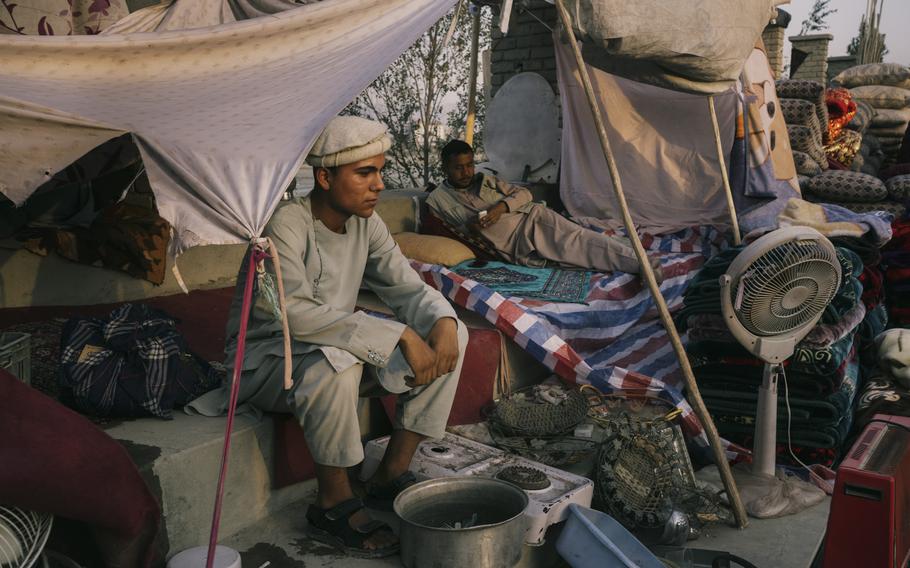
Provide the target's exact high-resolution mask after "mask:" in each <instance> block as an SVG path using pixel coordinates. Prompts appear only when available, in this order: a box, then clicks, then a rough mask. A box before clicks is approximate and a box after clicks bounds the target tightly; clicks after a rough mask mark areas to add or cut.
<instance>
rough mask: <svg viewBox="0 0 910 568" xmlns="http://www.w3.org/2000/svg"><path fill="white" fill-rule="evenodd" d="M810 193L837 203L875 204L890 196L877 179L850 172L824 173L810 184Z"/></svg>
mask: <svg viewBox="0 0 910 568" xmlns="http://www.w3.org/2000/svg"><path fill="white" fill-rule="evenodd" d="M809 192H810V193H812V194H813V195H815V196H817V197H821V198H824V199H826V200H832V201H836V202H848V203H873V202H876V201H882V200H883V199H885V198H886V197H887V196H888V191H887V190H886V189H885V184H884V183H883V182H882V180H880V179H878V178H877V177H874V176H870V175H867V174H862V173H858V172H850V171H827V172H823V173H821V174H819V175H817V176H815V177H814V178H812V181H810V182H809Z"/></svg>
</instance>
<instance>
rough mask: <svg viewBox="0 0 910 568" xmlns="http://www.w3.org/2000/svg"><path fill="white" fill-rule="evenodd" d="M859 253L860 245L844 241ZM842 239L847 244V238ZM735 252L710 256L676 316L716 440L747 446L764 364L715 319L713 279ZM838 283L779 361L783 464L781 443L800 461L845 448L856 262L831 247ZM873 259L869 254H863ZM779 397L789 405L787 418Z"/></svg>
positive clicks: (857, 318)
mask: <svg viewBox="0 0 910 568" xmlns="http://www.w3.org/2000/svg"><path fill="white" fill-rule="evenodd" d="M851 238H853V239H856V240H857V241H858V242H856V243H852V244H854V245H855V246H857V248H859V249H861V250H863V249H865V248H868V247H866V243H865V242H864V241H863V239H861V238H856V237H851ZM848 242H849V241H848ZM740 250H742V249H741V248H734V249H729V250H727V251H724V252H721V253H720V254H718V255H716V256H714V257H713V258H711V259H710V260H709V261H708V262H707V263H706V264H705V266H704V267H703V268H702V270H701V271H700V272H699V274H698V275H697V276H696V277H695V278H694V279H693V281H692V283H691V284H690V285H689V288H688V289H687V290H686V292H685V295H684V307H683V308H682V309H681V310H680V311H679V313H678V314H677V319H676V322H677V326H678V327H679V328H680V329H681V330H685V331H686V340H687V346H686V350H687V352H688V354H689V357H690V361H691V363H692V367H693V370H694V372H695V376H696V380H697V382H698V386H699V390H700V391H701V394H702V397H703V398H704V401H705V404H706V405H707V407H708V410H709V411H710V412H711V415H712V417H713V418H714V420H715V423H716V424H717V428H718V431H719V432H720V434H721V436H723V437H724V438H726V439H727V440H730V441H731V442H734V443H739V444H743V445H746V446H750V447H751V443H752V437H753V434H754V429H755V415H756V409H757V404H758V387H759V386H760V385H761V382H762V370H763V367H764V363H763V362H762V361H761V360H759V359H757V358H756V357H754V356H752V355H751V354H750V353H749V352H748V351H746V350H745V349H744V348H743V347H742V346H740V344H739V343H737V342H736V340H735V339H733V337H732V336H731V335H730V333H729V331H728V328H727V326H726V324H725V322H724V320H723V317H722V316H721V308H720V285H719V282H718V278H719V277H720V276H721V275H722V274H724V273H725V272H726V270H727V268H728V267H729V265H730V262H731V261H732V260H733V259H734V258H735V257H736V255H737V254H738V253H739V252H740ZM836 250H837V256H838V260H839V261H840V263H841V269H842V271H843V280H842V283H841V286H840V288H839V289H838V291H837V294H836V296H835V298H834V300H833V301H832V302H831V303H830V305H829V306H828V308H827V309H826V310H825V312H824V313H823V315H822V317H821V319H820V320H819V323H818V324H817V325H816V326H815V327H814V328H813V329H812V331H811V332H810V333H809V335H807V336H806V337H805V338H804V339H803V340H802V341H801V342H800V343H799V345H798V346H797V348H796V350H795V352H794V354H793V355H792V356H791V357H790V358H789V359H788V360H787V362H786V363H785V366H786V377H787V382H786V386H785V385H783V384H781V385H779V389H780V397H779V408H778V424H777V436H778V452H779V454H780V455H779V461H780V462H782V463H783V462H788V461H791V458H790V457H789V450H788V447H787V442H788V440H789V441H790V445H792V447H793V450H794V453H795V454H796V455H797V456H798V457H799V458H800V459H801V460H802V461H804V462H807V463H809V462H812V463H822V464H825V465H831V464H833V463H834V462H835V461H836V460H837V459H838V458H839V456H840V455H841V453H842V451H843V450H844V449H846V447H845V442H846V440H847V435H848V434H849V432H850V427H851V424H852V420H853V406H854V399H855V395H856V392H857V390H858V388H859V386H860V384H861V373H860V365H859V353H858V350H859V349H860V344H859V342H858V340H857V335H858V334H859V333H860V330H861V329H862V326H863V323H864V322H865V320H866V318H867V315H868V314H867V309H866V304H865V303H864V302H863V301H862V300H861V299H862V298H863V292H864V291H863V286H862V284H861V283H860V277H861V276H862V274H863V271H864V268H865V267H864V265H863V262H862V260H861V258H860V255H858V254H857V253H856V252H854V251H853V250H851V249H849V248H845V247H840V246H839V247H837V249H836ZM864 253H865V254H867V255H871V256H873V257H874V256H875V254H877V251H875V252H872V251H871V250H864ZM786 399H789V404H790V414H789V417H790V424H789V434H788V423H787V418H788V413H787V408H786Z"/></svg>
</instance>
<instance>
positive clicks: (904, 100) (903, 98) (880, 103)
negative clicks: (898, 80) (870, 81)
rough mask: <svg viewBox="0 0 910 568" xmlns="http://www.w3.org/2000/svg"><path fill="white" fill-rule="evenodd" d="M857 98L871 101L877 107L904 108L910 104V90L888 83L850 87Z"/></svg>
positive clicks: (867, 101)
mask: <svg viewBox="0 0 910 568" xmlns="http://www.w3.org/2000/svg"><path fill="white" fill-rule="evenodd" d="M850 93H851V94H852V95H853V97H854V98H855V99H857V100H860V101H863V102H866V103H869V104H870V105H872V106H873V107H875V108H877V109H882V108H904V107H905V106H907V105H908V104H910V91H908V90H907V89H902V88H900V87H891V86H888V85H863V86H861V87H854V88H852V89H850Z"/></svg>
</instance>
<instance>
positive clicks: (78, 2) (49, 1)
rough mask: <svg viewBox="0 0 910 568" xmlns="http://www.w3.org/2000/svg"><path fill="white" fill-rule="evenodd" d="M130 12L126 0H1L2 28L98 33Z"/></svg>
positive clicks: (21, 31) (27, 32) (41, 32)
mask: <svg viewBox="0 0 910 568" xmlns="http://www.w3.org/2000/svg"><path fill="white" fill-rule="evenodd" d="M127 14H129V10H128V9H127V7H126V0H0V32H5V33H13V34H20V35H94V34H98V33H101V32H102V31H104V30H105V29H106V28H107V27H109V26H110V25H111V24H113V23H114V22H116V21H118V20H119V19H120V18H123V17H124V16H126V15H127Z"/></svg>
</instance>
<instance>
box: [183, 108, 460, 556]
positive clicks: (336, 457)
mask: <svg viewBox="0 0 910 568" xmlns="http://www.w3.org/2000/svg"><path fill="white" fill-rule="evenodd" d="M390 146H391V140H390V139H389V137H388V135H387V133H386V128H385V126H383V125H382V124H379V123H376V122H373V121H369V120H366V119H363V118H358V117H352V116H342V117H337V118H335V119H334V120H333V121H332V122H331V123H330V124H329V125H328V126H327V127H326V129H325V131H324V132H323V133H322V134H321V135H320V136H319V138H318V139H317V140H316V142H315V144H314V146H313V149H312V150H311V151H310V154H309V156H308V157H307V162H308V163H309V164H310V165H312V166H313V168H314V171H313V175H314V178H315V187H314V188H313V191H312V192H311V193H310V194H309V195H307V196H306V197H299V198H295V199H291V200H289V201H284V202H282V203H281V205H280V206H279V207H278V209H277V210H276V211H275V214H274V215H273V216H272V218H271V220H270V221H269V224H268V226H267V227H266V230H265V233H264V236H267V237H270V238H271V239H272V240H273V241H274V243H275V246H276V247H277V249H278V256H279V260H280V262H281V271H282V280H283V283H284V289H285V294H286V298H287V319H288V325H289V327H290V333H291V336H292V350H293V379H294V386H293V388H292V389H291V390H289V391H285V390H284V388H283V372H282V369H283V340H282V332H281V322H280V321H279V320H278V319H277V318H276V317H275V316H274V315H273V312H272V311H271V310H270V309H268V307H267V306H265V304H264V303H263V304H262V305H260V304H257V306H256V307H255V309H254V310H253V313H252V317H251V320H250V329H249V332H248V334H247V340H246V357H245V359H244V364H243V375H242V379H241V386H240V398H239V400H240V401H241V402H246V403H249V404H252V405H253V406H255V407H258V408H260V409H262V410H267V411H275V412H293V413H294V414H295V415H296V417H297V419H298V420H299V421H300V424H301V426H302V427H303V431H304V434H305V436H306V440H307V445H308V446H309V449H310V451H311V452H312V455H313V459H314V461H315V462H316V478H317V482H318V484H319V490H318V495H317V499H316V503H315V504H314V505H311V506H310V507H309V508H308V510H307V513H306V517H307V521H308V524H309V526H308V529H307V530H308V534H310V536H312V537H313V538H316V539H318V540H321V541H324V542H327V543H330V544H333V545H335V546H338V547H340V548H343V549H345V550H346V551H347V552H349V553H351V554H353V555H357V556H365V557H379V556H387V555H389V554H392V553H394V552H396V551H397V548H398V541H397V537H395V535H394V533H392V531H391V530H390V529H389V527H388V525H386V524H384V523H380V522H378V521H373V520H371V519H370V517H369V516H368V515H367V513H366V512H365V511H364V510H363V507H364V505H363V503H362V502H361V501H360V499H358V498H356V497H355V496H354V493H353V491H352V489H351V486H350V484H349V482H348V476H347V471H346V468H348V467H350V466H353V465H356V464H358V463H360V462H361V461H362V460H363V446H362V444H361V433H360V429H359V422H358V417H357V398H358V395H359V394H360V393H367V392H376V391H377V390H379V391H382V389H378V386H381V387H383V389H384V390H385V391H389V392H393V393H399V396H398V404H397V411H396V417H395V421H394V422H395V423H394V428H395V429H394V431H393V433H392V437H391V440H390V442H389V445H388V450H387V451H386V454H385V457H384V458H383V460H382V462H381V465H380V466H379V469H378V471H377V472H376V474H375V475H374V476H373V478H372V479H371V480H369V482H368V484H367V500H368V504H371V505H373V506H376V507H377V508H388V509H391V501H392V500H393V499H394V497H395V496H396V495H397V494H398V493H399V492H400V491H401V490H402V489H403V488H404V487H406V486H407V485H409V484H412V483H413V482H414V477H413V475H412V474H410V472H408V466H409V465H410V462H411V458H412V456H413V454H414V451H415V450H416V448H417V444H418V443H419V442H420V441H421V440H423V439H425V438H427V437H430V438H439V437H441V436H442V435H443V434H444V431H445V430H444V429H445V426H446V421H447V419H448V416H449V411H450V409H451V406H452V400H453V398H454V396H455V388H456V386H457V381H458V376H459V373H460V372H461V362H462V358H463V356H464V350H465V347H466V345H467V329H466V328H465V327H464V325H463V324H461V323H460V322H459V321H458V320H457V319H456V316H455V312H454V310H453V309H452V307H451V305H449V303H448V301H447V300H446V299H445V298H444V297H443V296H442V295H441V294H440V293H439V292H437V291H436V290H434V289H433V288H431V287H429V286H427V285H426V284H424V282H423V281H422V280H421V279H420V278H419V276H418V275H417V273H416V272H414V270H413V269H411V267H410V265H409V264H408V261H407V259H405V257H404V256H403V255H402V254H401V251H400V250H399V248H398V246H397V245H396V244H395V241H394V240H392V237H391V235H390V234H389V229H388V228H387V227H386V225H385V223H383V222H382V220H381V219H380V218H379V216H378V215H375V214H374V213H373V211H374V208H375V207H376V203H377V200H378V199H379V194H380V192H381V191H382V190H383V189H384V188H385V186H384V185H383V182H382V176H381V170H382V167H383V165H384V164H385V157H384V153H385V151H386V150H388V149H389V147H390ZM244 266H246V265H245V264H244ZM244 272H245V271H241V275H240V277H239V279H238V282H243V281H244V278H245V274H244ZM361 282H363V283H364V284H365V285H366V286H368V287H369V288H370V289H372V290H373V291H374V292H376V294H377V295H378V296H379V297H380V298H382V300H384V301H385V303H386V304H388V305H389V306H390V307H391V308H392V309H393V310H394V312H395V314H396V316H397V317H398V319H399V320H401V321H402V322H404V323H399V322H398V321H395V320H391V319H382V318H378V317H373V316H370V315H367V314H366V313H364V312H355V311H354V309H355V302H356V300H357V293H358V290H359V288H360V286H361ZM240 291H241V287H240V286H238V293H237V294H235V298H234V303H233V305H232V308H231V314H230V319H229V322H228V337H229V339H228V349H227V351H228V361H231V362H232V361H233V352H234V349H235V346H236V334H237V330H238V328H239V321H240ZM194 404H195V403H194ZM197 407H198V405H197ZM197 409H198V408H197ZM371 501H372V502H371Z"/></svg>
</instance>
